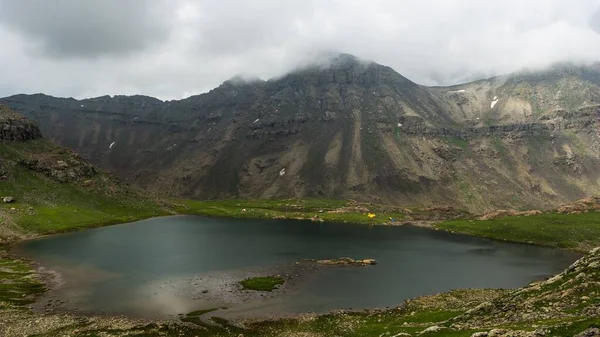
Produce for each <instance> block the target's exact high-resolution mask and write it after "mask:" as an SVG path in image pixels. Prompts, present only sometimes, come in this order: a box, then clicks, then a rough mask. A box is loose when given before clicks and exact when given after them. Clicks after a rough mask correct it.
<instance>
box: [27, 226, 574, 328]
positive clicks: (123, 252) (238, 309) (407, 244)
mask: <svg viewBox="0 0 600 337" xmlns="http://www.w3.org/2000/svg"><path fill="white" fill-rule="evenodd" d="M19 249H20V250H22V251H23V252H24V253H25V254H28V255H30V256H31V257H32V258H34V259H35V260H37V261H39V262H41V263H42V264H43V265H44V266H45V267H47V268H49V269H54V270H57V271H59V272H60V273H61V274H63V276H64V278H65V279H66V280H67V281H66V284H65V285H64V286H63V287H61V288H59V289H57V290H55V291H53V292H51V293H50V296H58V297H61V298H65V299H66V300H67V301H70V303H71V305H72V306H76V307H78V308H79V309H80V310H83V311H91V312H107V313H127V314H135V315H142V316H161V315H175V314H178V313H181V312H186V311H191V310H193V309H198V308H211V307H221V306H227V307H229V308H230V309H228V311H229V313H236V314H248V313H250V315H253V314H256V315H262V314H265V313H269V311H272V312H277V313H284V312H288V313H294V312H307V311H317V312H320V311H328V310H332V309H337V308H363V307H384V306H393V305H397V304H399V303H401V302H402V301H403V300H405V299H408V298H412V297H416V296H420V295H424V294H432V293H438V292H441V291H447V290H451V289H456V288H483V287H486V288H489V287H495V288H511V287H519V286H523V285H525V284H527V283H528V282H529V281H532V280H534V279H539V278H540V277H541V276H544V275H551V274H554V273H557V272H559V271H561V270H562V269H564V268H565V267H566V266H567V265H569V264H570V263H571V262H573V261H574V260H575V259H576V256H574V255H572V254H569V253H565V252H561V251H557V250H553V249H548V248H542V247H535V246H530V245H520V244H510V243H505V242H496V241H490V240H485V239H480V238H474V237H468V236H461V235H452V234H448V233H444V232H438V231H430V230H427V229H423V228H415V227H387V226H362V225H351V224H329V223H312V222H303V221H283V220H236V219H218V218H204V217H196V216H176V217H163V218H155V219H150V220H145V221H140V222H137V223H132V224H126V225H119V226H112V227H104V228H98V229H92V230H87V231H82V232H75V233H68V234H64V235H58V236H54V237H49V238H44V239H39V240H34V241H30V242H26V243H24V244H23V245H22V246H21V247H19ZM342 256H350V257H354V258H375V259H377V261H378V262H379V264H378V265H377V266H370V267H362V268H360V267H347V268H337V267H334V268H329V269H324V270H320V271H318V272H314V273H307V272H306V271H302V270H299V269H293V268H292V269H285V268H287V267H283V268H284V269H279V267H274V266H294V265H295V264H294V262H296V261H299V260H301V259H304V258H316V259H329V258H337V257H342ZM259 271H262V273H269V272H274V273H279V272H285V273H289V274H290V276H291V277H292V278H293V279H296V280H297V281H296V282H295V283H294V282H291V283H292V285H289V286H288V285H286V286H285V289H286V291H285V292H284V293H283V294H280V293H277V292H275V293H273V294H254V293H250V294H248V292H243V291H240V290H239V289H238V286H237V282H238V281H239V280H240V279H243V278H245V277H247V276H249V275H253V273H254V274H256V273H259ZM302 274H310V275H302ZM300 280H301V282H300Z"/></svg>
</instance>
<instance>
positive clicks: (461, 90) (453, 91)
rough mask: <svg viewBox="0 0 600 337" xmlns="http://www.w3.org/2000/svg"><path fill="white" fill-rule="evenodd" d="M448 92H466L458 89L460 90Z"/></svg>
mask: <svg viewBox="0 0 600 337" xmlns="http://www.w3.org/2000/svg"><path fill="white" fill-rule="evenodd" d="M449 92H461V93H462V92H467V91H466V90H465V89H460V90H454V91H449Z"/></svg>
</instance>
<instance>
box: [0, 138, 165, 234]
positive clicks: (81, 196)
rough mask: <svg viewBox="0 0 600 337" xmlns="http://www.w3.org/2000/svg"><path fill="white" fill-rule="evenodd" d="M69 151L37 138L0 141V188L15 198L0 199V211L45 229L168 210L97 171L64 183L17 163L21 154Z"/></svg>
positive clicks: (58, 156) (52, 156)
mask: <svg viewBox="0 0 600 337" xmlns="http://www.w3.org/2000/svg"><path fill="white" fill-rule="evenodd" d="M70 156H71V154H70V152H69V151H67V150H65V149H62V148H59V147H56V146H54V145H52V144H50V143H48V142H46V141H45V140H43V139H42V140H33V141H27V142H15V143H11V142H3V143H0V159H2V163H3V166H4V167H3V170H4V171H7V172H8V179H6V180H0V193H1V194H2V196H7V195H10V196H12V197H14V198H15V199H16V202H14V203H10V204H4V203H2V204H0V215H4V218H5V219H7V221H8V222H10V223H13V224H15V225H16V226H17V227H18V228H20V229H22V230H23V231H25V232H29V233H36V234H49V233H56V232H62V231H69V230H74V229H80V228H89V227H96V226H102V225H109V224H116V223H124V222H131V221H135V220H139V219H144V218H149V217H154V216H159V215H166V214H169V212H168V211H167V210H166V207H161V206H159V205H158V203H157V202H156V201H155V200H153V199H151V198H149V197H146V196H144V195H143V194H141V193H140V192H137V191H136V190H135V189H133V188H131V187H129V186H126V185H124V184H121V183H118V182H117V181H115V180H114V179H113V178H111V177H109V176H108V175H106V174H105V173H103V172H98V173H97V174H95V175H94V176H92V177H88V178H82V179H80V180H77V181H73V182H68V183H67V182H60V181H57V180H55V179H53V178H51V177H48V176H46V175H44V174H43V173H41V172H36V171H34V170H31V169H29V168H27V167H25V166H23V165H21V164H19V161H20V160H23V159H31V158H34V159H39V160H48V161H50V162H52V161H57V160H62V159H64V160H68V158H70ZM0 235H2V233H0Z"/></svg>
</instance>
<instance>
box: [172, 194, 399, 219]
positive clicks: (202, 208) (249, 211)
mask: <svg viewBox="0 0 600 337" xmlns="http://www.w3.org/2000/svg"><path fill="white" fill-rule="evenodd" d="M176 204H177V205H176V206H175V210H176V211H177V212H179V213H184V214H198V215H206V216H217V217H230V218H245V219H295V220H311V219H312V220H318V221H327V222H345V223H357V224H382V223H388V222H389V221H390V220H389V218H393V219H394V220H395V221H401V220H403V219H405V214H404V213H403V211H402V210H401V209H399V208H397V207H393V206H385V205H373V204H361V205H360V206H361V207H365V208H366V209H368V210H369V211H371V212H375V214H376V217H375V218H369V217H368V216H367V214H366V212H362V211H357V210H353V209H346V210H343V211H340V208H343V207H351V206H350V205H351V203H350V202H348V201H346V200H330V199H284V200H254V201H252V200H219V201H198V200H178V201H176ZM244 210H245V211H244ZM336 210H338V211H339V212H335V213H333V212H332V211H336Z"/></svg>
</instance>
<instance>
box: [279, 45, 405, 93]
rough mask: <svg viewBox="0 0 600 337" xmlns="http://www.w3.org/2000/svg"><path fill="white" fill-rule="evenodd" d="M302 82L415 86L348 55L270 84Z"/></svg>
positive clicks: (336, 56) (386, 69)
mask: <svg viewBox="0 0 600 337" xmlns="http://www.w3.org/2000/svg"><path fill="white" fill-rule="evenodd" d="M281 81H283V82H288V81H294V82H298V81H302V82H312V83H313V84H326V83H329V84H359V85H377V84H389V85H410V86H416V84H415V83H413V82H411V81H410V80H408V79H407V78H405V77H404V76H402V75H400V74H399V73H397V72H396V71H395V70H394V69H392V68H390V67H388V66H384V65H381V64H378V63H375V62H373V61H367V60H363V59H360V58H358V57H356V56H354V55H351V54H345V53H335V54H324V55H322V56H320V57H317V58H315V59H314V60H313V61H312V62H310V63H308V64H306V65H305V66H302V67H299V68H298V69H296V70H294V71H292V72H290V73H288V74H287V75H285V76H283V77H281V78H276V79H272V80H271V81H270V82H281Z"/></svg>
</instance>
